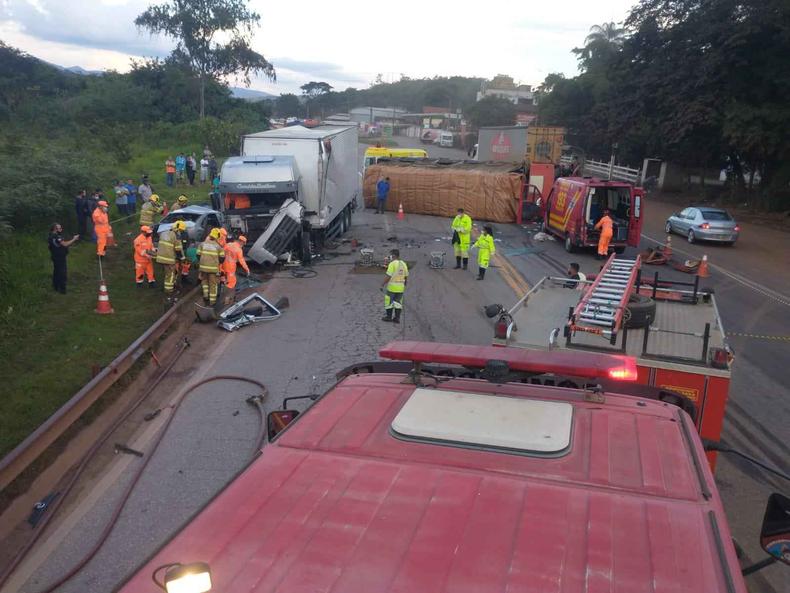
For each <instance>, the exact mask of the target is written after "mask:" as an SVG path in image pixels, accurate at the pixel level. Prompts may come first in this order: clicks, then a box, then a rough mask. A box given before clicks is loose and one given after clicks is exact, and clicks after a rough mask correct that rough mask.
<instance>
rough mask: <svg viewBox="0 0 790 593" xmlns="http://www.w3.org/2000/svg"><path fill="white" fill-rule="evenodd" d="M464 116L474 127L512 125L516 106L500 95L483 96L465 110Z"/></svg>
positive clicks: (514, 120)
mask: <svg viewBox="0 0 790 593" xmlns="http://www.w3.org/2000/svg"><path fill="white" fill-rule="evenodd" d="M466 116H467V117H468V118H469V120H470V121H471V122H472V125H474V127H476V128H481V127H484V126H512V125H514V124H515V123H516V106H515V105H514V104H513V103H512V102H510V101H508V100H507V99H503V98H502V97H493V96H489V97H483V98H482V99H480V100H479V101H478V102H477V103H475V104H474V105H472V106H471V107H470V108H469V109H467V110H466Z"/></svg>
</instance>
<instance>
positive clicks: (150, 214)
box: [140, 194, 163, 227]
mask: <svg viewBox="0 0 790 593" xmlns="http://www.w3.org/2000/svg"><path fill="white" fill-rule="evenodd" d="M160 202H161V200H160V199H159V195H158V194H151V199H149V200H148V201H147V202H146V203H145V204H143V207H142V208H140V226H150V227H153V226H154V218H155V216H156V215H157V214H161V213H162V210H163V208H162V205H161V204H160Z"/></svg>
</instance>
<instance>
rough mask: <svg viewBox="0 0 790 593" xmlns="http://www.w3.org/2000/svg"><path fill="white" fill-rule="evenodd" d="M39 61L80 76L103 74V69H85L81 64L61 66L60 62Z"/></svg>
mask: <svg viewBox="0 0 790 593" xmlns="http://www.w3.org/2000/svg"><path fill="white" fill-rule="evenodd" d="M40 61H41V62H44V63H45V64H48V65H50V66H54V67H55V68H57V69H58V70H60V71H62V72H71V73H72V74H79V75H80V76H102V75H103V74H104V70H86V69H85V68H83V67H82V66H61V65H60V64H53V63H52V62H46V61H44V60H40Z"/></svg>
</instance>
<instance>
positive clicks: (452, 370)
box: [120, 342, 746, 593]
mask: <svg viewBox="0 0 790 593" xmlns="http://www.w3.org/2000/svg"><path fill="white" fill-rule="evenodd" d="M379 355H380V356H381V357H382V358H384V359H388V360H383V361H375V362H369V363H359V364H357V365H353V366H352V367H349V368H347V369H345V370H344V371H341V372H340V373H339V375H338V377H339V382H338V383H337V384H336V385H335V386H334V387H333V388H332V389H330V390H329V391H328V392H327V393H326V394H324V395H323V396H322V397H320V398H319V399H318V401H317V402H316V403H315V404H313V405H312V406H311V407H310V408H309V409H308V410H307V412H305V413H302V414H299V415H298V416H297V414H296V413H294V411H293V410H281V411H276V412H272V413H271V414H270V418H271V417H272V416H273V415H275V414H276V416H275V418H279V419H281V420H283V419H286V418H287V419H288V420H287V422H285V421H284V422H281V423H280V424H278V425H277V426H276V427H275V429H274V430H273V431H272V438H271V439H270V442H269V443H268V444H267V445H266V446H265V447H264V448H263V449H262V451H261V453H260V455H258V456H256V457H255V459H254V460H253V461H252V462H251V463H250V465H249V466H248V467H247V468H246V470H245V471H244V472H243V473H241V474H240V475H239V476H238V477H237V478H236V479H235V480H234V481H232V482H231V483H230V484H229V485H228V486H227V487H226V488H225V489H224V490H223V491H222V492H221V493H219V494H218V495H217V496H216V497H215V498H213V499H212V500H211V501H210V502H209V503H208V505H207V506H206V507H205V508H204V509H202V511H200V512H199V513H198V514H197V515H195V516H193V518H192V519H191V520H190V522H189V523H188V524H186V525H185V526H184V527H183V529H182V531H181V532H180V533H178V534H177V535H176V536H175V537H174V538H173V539H172V540H171V541H170V542H168V543H167V544H165V545H164V546H163V547H162V548H161V549H160V550H159V551H158V552H157V554H156V555H155V556H154V557H152V558H151V559H150V560H149V561H148V562H147V563H146V564H145V565H143V566H142V567H140V569H139V570H138V571H137V572H136V573H135V574H134V575H133V576H132V577H131V578H130V580H129V581H128V582H127V583H126V584H125V585H124V586H123V587H122V588H121V589H120V593H146V592H148V591H150V592H151V593H154V591H157V590H158V589H156V588H155V587H156V586H157V585H155V584H154V583H152V582H151V579H152V574H153V578H154V581H155V582H156V583H157V584H158V585H159V587H160V588H161V589H164V588H165V587H164V586H163V585H162V584H161V582H160V581H159V580H157V578H158V577H157V574H159V578H161V579H163V580H165V581H166V574H165V572H166V570H165V569H167V567H172V566H177V567H184V566H190V565H191V564H190V563H195V565H198V563H199V565H198V568H197V569H196V570H200V571H201V573H200V574H202V575H205V576H210V583H211V590H214V591H234V592H235V593H246V592H250V593H252V592H253V591H273V592H274V591H282V592H285V591H308V590H309V591H329V590H336V591H343V592H345V593H371V592H373V591H375V592H380V593H385V592H393V593H394V592H396V591H426V592H427V591H448V592H457V591H485V592H486V593H499V592H501V593H505V592H512V591H529V592H531V593H550V592H551V593H554V592H556V591H557V590H558V589H557V587H558V583H562V590H563V591H566V592H568V593H582V592H584V591H613V590H618V591H620V590H622V591H655V590H658V589H660V590H667V591H670V590H671V591H689V592H691V591H694V592H697V591H700V592H701V591H705V592H706V593H718V592H721V593H746V586H745V583H744V580H743V577H742V576H741V574H740V569H739V566H738V559H737V556H736V552H735V549H734V546H733V543H732V540H731V537H730V533H729V528H728V525H727V521H726V518H725V516H724V510H723V508H722V504H721V500H720V497H719V494H718V491H717V489H716V484H715V482H714V480H713V476H712V474H711V472H710V469H709V468H708V467H707V465H706V464H705V463H703V462H702V460H703V459H704V452H703V447H702V443H701V442H700V440H699V438H698V437H697V435H696V434H695V432H694V430H693V428H691V420H690V419H689V418H688V416H687V415H686V413H685V412H684V411H683V410H681V409H680V408H677V407H675V406H672V405H667V404H666V403H665V402H662V401H658V400H656V399H655V398H650V397H634V396H631V395H624V394H622V393H620V392H619V390H618V384H624V383H627V382H628V379H629V378H633V377H634V376H635V373H636V370H635V365H634V360H633V359H632V358H630V357H628V356H615V355H603V354H598V353H590V352H579V353H567V352H539V351H526V350H520V349H503V348H495V347H493V346H470V345H458V344H436V343H421V342H393V343H390V344H388V345H386V346H385V347H384V348H383V349H382V350H381V351H380V352H379ZM569 374H570V375H575V376H577V377H578V378H577V383H575V385H576V386H575V387H566V386H563V385H564V383H563V381H565V380H566V379H563V377H564V376H567V375H569ZM603 379H614V381H615V382H614V383H612V384H611V386H610V387H606V388H602V387H601V386H600V385H599V384H598V383H599V381H601V380H603ZM647 395H648V396H649V394H647ZM272 425H273V424H271V423H270V426H272ZM157 571H159V573H157ZM183 572H185V570H181V569H179V570H177V571H175V573H174V574H175V575H176V576H179V575H181V574H182V573H183ZM206 590H208V589H207V588H202V589H200V591H206Z"/></svg>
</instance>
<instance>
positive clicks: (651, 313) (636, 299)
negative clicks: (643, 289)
mask: <svg viewBox="0 0 790 593" xmlns="http://www.w3.org/2000/svg"><path fill="white" fill-rule="evenodd" d="M624 318H625V319H626V322H625V326H626V327H627V328H629V329H639V328H643V327H648V326H649V325H650V324H651V323H652V322H653V320H654V319H655V318H656V302H655V301H654V300H653V299H651V298H650V297H646V296H644V295H641V294H632V295H631V297H630V298H629V299H628V305H627V306H626V310H625V315H624Z"/></svg>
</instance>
